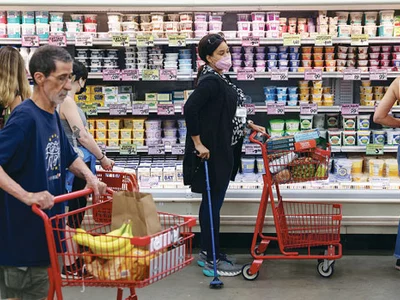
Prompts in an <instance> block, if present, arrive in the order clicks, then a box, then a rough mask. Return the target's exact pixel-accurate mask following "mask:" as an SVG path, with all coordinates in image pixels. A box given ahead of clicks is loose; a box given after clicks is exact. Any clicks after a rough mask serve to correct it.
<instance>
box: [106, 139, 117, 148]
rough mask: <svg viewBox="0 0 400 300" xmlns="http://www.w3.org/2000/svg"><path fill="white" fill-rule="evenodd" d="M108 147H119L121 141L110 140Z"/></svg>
mask: <svg viewBox="0 0 400 300" xmlns="http://www.w3.org/2000/svg"><path fill="white" fill-rule="evenodd" d="M107 146H109V147H119V139H108V140H107Z"/></svg>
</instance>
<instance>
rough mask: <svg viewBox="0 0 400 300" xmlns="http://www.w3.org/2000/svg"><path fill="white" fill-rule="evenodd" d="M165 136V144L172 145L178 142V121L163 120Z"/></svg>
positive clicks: (163, 141)
mask: <svg viewBox="0 0 400 300" xmlns="http://www.w3.org/2000/svg"><path fill="white" fill-rule="evenodd" d="M162 125H163V133H164V137H163V138H162V143H163V145H166V146H172V145H175V144H176V142H177V132H178V130H177V129H176V121H175V120H164V121H163V122H162Z"/></svg>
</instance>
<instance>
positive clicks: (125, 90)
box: [118, 85, 133, 94]
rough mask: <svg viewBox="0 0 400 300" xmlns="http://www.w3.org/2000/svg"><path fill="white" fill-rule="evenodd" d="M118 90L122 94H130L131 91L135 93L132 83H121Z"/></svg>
mask: <svg viewBox="0 0 400 300" xmlns="http://www.w3.org/2000/svg"><path fill="white" fill-rule="evenodd" d="M118 92H119V93H121V94H124V93H128V94H130V93H133V87H132V86H130V85H121V86H119V87H118Z"/></svg>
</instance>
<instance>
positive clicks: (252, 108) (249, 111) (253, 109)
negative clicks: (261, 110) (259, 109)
mask: <svg viewBox="0 0 400 300" xmlns="http://www.w3.org/2000/svg"><path fill="white" fill-rule="evenodd" d="M244 106H245V107H246V110H247V115H248V116H252V115H255V114H256V106H255V105H254V104H250V103H247V104H245V105H244Z"/></svg>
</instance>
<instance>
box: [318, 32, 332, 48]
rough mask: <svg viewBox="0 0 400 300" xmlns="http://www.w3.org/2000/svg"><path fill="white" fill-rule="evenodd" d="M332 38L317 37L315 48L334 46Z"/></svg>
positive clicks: (327, 36) (320, 35)
mask: <svg viewBox="0 0 400 300" xmlns="http://www.w3.org/2000/svg"><path fill="white" fill-rule="evenodd" d="M332 45H333V42H332V36H331V35H329V34H319V35H317V36H316V37H315V46H332Z"/></svg>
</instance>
